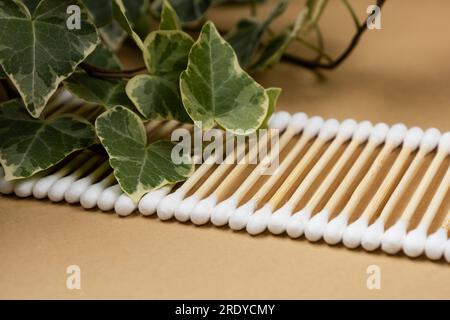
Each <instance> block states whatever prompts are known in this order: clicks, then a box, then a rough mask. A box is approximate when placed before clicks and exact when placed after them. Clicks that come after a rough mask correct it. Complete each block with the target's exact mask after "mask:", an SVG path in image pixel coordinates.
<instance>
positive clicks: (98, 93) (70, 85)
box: [64, 71, 134, 109]
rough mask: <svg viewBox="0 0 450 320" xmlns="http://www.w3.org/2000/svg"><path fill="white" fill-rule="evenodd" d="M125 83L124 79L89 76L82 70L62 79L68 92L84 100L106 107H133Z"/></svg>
mask: <svg viewBox="0 0 450 320" xmlns="http://www.w3.org/2000/svg"><path fill="white" fill-rule="evenodd" d="M126 84H127V83H126V81H124V80H119V79H102V78H96V77H91V76H90V75H88V74H87V73H86V72H83V71H78V72H75V73H74V74H72V76H70V77H69V78H67V79H66V80H65V81H64V86H65V87H66V88H67V89H68V90H69V91H70V92H72V93H73V94H74V95H76V96H77V97H78V98H80V99H82V100H84V101H86V102H90V103H95V104H99V105H101V106H104V107H106V108H107V109H109V108H112V107H114V106H116V105H123V106H125V107H127V108H129V109H134V107H133V103H132V102H131V101H130V99H128V96H127V95H126V92H125V86H126Z"/></svg>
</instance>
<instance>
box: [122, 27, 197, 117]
mask: <svg viewBox="0 0 450 320" xmlns="http://www.w3.org/2000/svg"><path fill="white" fill-rule="evenodd" d="M193 43H194V40H192V38H191V37H190V36H189V35H187V34H186V33H184V32H182V31H178V30H173V31H169V30H159V31H153V32H152V33H150V34H149V35H148V37H147V38H146V39H145V43H144V46H145V51H144V61H145V64H146V66H147V69H148V71H149V72H150V75H137V76H135V77H134V78H132V79H131V80H130V81H128V84H127V87H126V91H127V94H128V97H129V98H130V99H131V101H133V103H134V105H135V106H136V108H137V109H138V110H139V111H140V113H141V114H142V115H143V116H144V117H145V118H146V119H155V118H156V119H176V120H179V121H181V122H192V121H191V119H190V117H189V115H188V114H187V113H186V110H185V109H184V107H183V103H182V102H181V97H180V89H179V77H180V73H181V72H182V71H183V70H184V69H186V66H187V61H188V54H189V50H190V49H191V47H192V44H193Z"/></svg>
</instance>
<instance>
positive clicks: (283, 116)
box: [156, 112, 291, 220]
mask: <svg viewBox="0 0 450 320" xmlns="http://www.w3.org/2000/svg"><path fill="white" fill-rule="evenodd" d="M290 117H291V116H290V115H289V113H287V112H278V113H276V114H275V115H274V118H275V119H276V121H281V122H284V123H287V122H288V121H289V119H290ZM229 142H232V143H233V144H234V142H233V141H232V140H231V141H229ZM227 143H228V142H227ZM223 150H224V147H221V148H218V150H216V151H215V153H214V154H212V155H210V156H209V157H208V158H207V159H206V160H205V161H204V162H203V163H202V164H201V165H200V166H199V167H198V168H197V169H196V170H195V172H194V173H193V174H192V175H191V176H190V177H189V178H188V179H187V180H186V181H185V182H184V183H183V184H182V185H181V187H180V188H178V189H177V190H176V191H175V192H174V193H171V194H168V195H167V196H166V197H165V198H164V199H162V200H161V202H160V203H159V204H158V208H157V211H156V212H157V215H158V217H159V218H160V219H161V220H168V219H171V218H172V217H173V216H174V214H175V212H176V211H177V209H178V208H179V206H180V205H181V202H182V201H183V199H184V197H185V196H186V195H187V194H188V192H189V191H190V190H191V189H192V188H193V187H194V186H195V185H196V184H197V183H198V182H199V181H200V180H201V179H202V178H203V177H204V176H205V175H206V174H207V173H208V172H209V170H210V169H211V168H212V167H213V166H214V165H215V163H216V162H217V160H218V159H221V157H222V153H223ZM230 156H231V155H229V156H227V158H228V157H230ZM232 156H233V158H234V154H233V155H232ZM228 160H229V159H228ZM194 200H195V199H194ZM182 216H183V214H181V215H179V218H180V219H183V218H186V217H182Z"/></svg>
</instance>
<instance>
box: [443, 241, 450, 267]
mask: <svg viewBox="0 0 450 320" xmlns="http://www.w3.org/2000/svg"><path fill="white" fill-rule="evenodd" d="M444 256H445V260H447V262H448V263H450V239H448V240H447V246H446V247H445V253H444Z"/></svg>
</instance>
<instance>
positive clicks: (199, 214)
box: [191, 194, 217, 225]
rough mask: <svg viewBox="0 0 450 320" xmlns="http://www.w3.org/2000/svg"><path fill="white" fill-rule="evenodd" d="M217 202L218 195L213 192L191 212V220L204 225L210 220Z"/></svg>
mask: <svg viewBox="0 0 450 320" xmlns="http://www.w3.org/2000/svg"><path fill="white" fill-rule="evenodd" d="M216 204H217V197H216V196H215V195H214V194H212V195H210V196H209V197H207V198H205V199H203V200H201V201H200V202H199V203H197V205H196V206H195V207H194V209H193V210H192V213H191V221H192V223H194V224H196V225H202V224H205V223H207V222H208V221H209V218H210V217H211V214H212V212H213V210H214V207H215V206H216Z"/></svg>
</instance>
